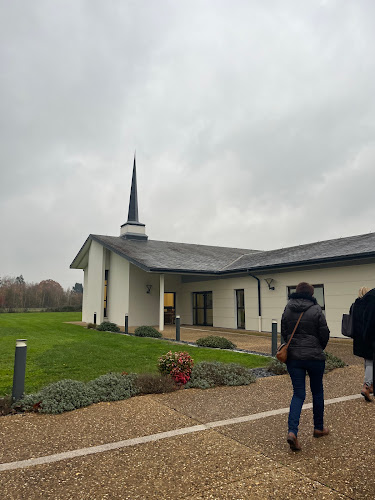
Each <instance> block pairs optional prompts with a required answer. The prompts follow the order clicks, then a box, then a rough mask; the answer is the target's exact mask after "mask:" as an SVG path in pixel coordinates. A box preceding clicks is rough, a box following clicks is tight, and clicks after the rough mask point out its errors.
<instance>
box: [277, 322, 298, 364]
mask: <svg viewBox="0 0 375 500" xmlns="http://www.w3.org/2000/svg"><path fill="white" fill-rule="evenodd" d="M302 316H303V312H301V314H300V316H299V318H298V320H297V323H296V326H295V327H294V330H293V332H292V335H291V336H290V339H289V340H288V343H284V344H281V345H280V347H279V348H278V349H277V352H276V358H277V359H278V360H279V361H280V363H286V360H287V359H288V347H289V344H290V341H291V340H292V338H293V335H294V334H295V332H296V330H297V327H298V325H299V322H300V321H301V318H302Z"/></svg>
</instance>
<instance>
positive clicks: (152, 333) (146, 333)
mask: <svg viewBox="0 0 375 500" xmlns="http://www.w3.org/2000/svg"><path fill="white" fill-rule="evenodd" d="M134 335H135V336H136V337H155V338H157V339H160V338H161V337H162V334H161V333H160V332H158V330H156V328H153V327H152V326H139V327H138V328H136V329H135V332H134Z"/></svg>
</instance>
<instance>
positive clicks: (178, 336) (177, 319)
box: [176, 316, 180, 340]
mask: <svg viewBox="0 0 375 500" xmlns="http://www.w3.org/2000/svg"><path fill="white" fill-rule="evenodd" d="M176 340H180V316H176Z"/></svg>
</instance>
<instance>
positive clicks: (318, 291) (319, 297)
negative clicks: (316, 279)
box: [288, 285, 326, 311]
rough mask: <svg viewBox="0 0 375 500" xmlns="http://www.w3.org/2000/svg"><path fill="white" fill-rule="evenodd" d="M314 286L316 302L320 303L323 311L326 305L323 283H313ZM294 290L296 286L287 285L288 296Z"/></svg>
mask: <svg viewBox="0 0 375 500" xmlns="http://www.w3.org/2000/svg"><path fill="white" fill-rule="evenodd" d="M313 287H314V297H315V298H316V301H317V303H318V304H319V305H320V307H321V308H322V310H323V311H325V308H326V305H325V300H324V285H313ZM295 292H296V286H288V297H289V295H290V294H292V293H295Z"/></svg>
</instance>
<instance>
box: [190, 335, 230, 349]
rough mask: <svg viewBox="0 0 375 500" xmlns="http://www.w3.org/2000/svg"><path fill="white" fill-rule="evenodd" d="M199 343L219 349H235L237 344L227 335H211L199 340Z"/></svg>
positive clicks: (202, 345)
mask: <svg viewBox="0 0 375 500" xmlns="http://www.w3.org/2000/svg"><path fill="white" fill-rule="evenodd" d="M197 344H198V345H199V346H201V347H214V348H217V349H235V348H236V347H237V346H236V345H235V344H233V342H231V341H230V340H228V339H226V338H225V337H216V336H215V335H209V336H208V337H202V338H200V339H198V340H197Z"/></svg>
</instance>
